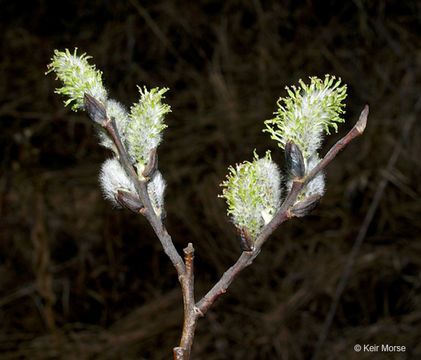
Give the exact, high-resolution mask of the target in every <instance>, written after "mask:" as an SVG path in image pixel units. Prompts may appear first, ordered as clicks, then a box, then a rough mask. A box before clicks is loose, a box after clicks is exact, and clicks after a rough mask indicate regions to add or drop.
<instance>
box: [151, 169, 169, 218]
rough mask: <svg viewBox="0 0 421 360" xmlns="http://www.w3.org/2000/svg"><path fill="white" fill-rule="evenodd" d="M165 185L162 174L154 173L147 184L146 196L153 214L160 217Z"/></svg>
mask: <svg viewBox="0 0 421 360" xmlns="http://www.w3.org/2000/svg"><path fill="white" fill-rule="evenodd" d="M165 187H166V183H165V180H164V178H163V177H162V174H161V173H160V172H159V171H156V172H155V174H154V176H153V177H152V179H151V181H150V182H149V183H148V194H149V197H150V199H151V203H152V206H153V208H154V210H155V213H156V214H157V215H158V216H160V215H161V214H162V210H163V208H164V192H165Z"/></svg>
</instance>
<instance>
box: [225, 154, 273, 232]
mask: <svg viewBox="0 0 421 360" xmlns="http://www.w3.org/2000/svg"><path fill="white" fill-rule="evenodd" d="M229 172H230V173H229V175H227V179H226V180H225V181H224V182H223V183H222V184H221V186H222V187H223V188H224V189H223V192H222V195H220V197H222V198H225V200H226V202H227V204H228V215H230V216H231V219H232V222H233V223H234V225H235V226H236V227H237V228H240V227H246V228H247V229H248V230H249V231H250V234H251V236H252V237H253V238H256V237H257V236H258V235H259V233H260V231H261V229H262V227H263V226H264V225H266V224H268V223H269V222H270V220H272V218H273V216H274V215H275V213H276V211H277V210H278V209H279V206H280V201H281V177H280V173H279V169H278V166H277V165H276V164H275V163H274V162H273V161H272V159H271V156H270V151H268V152H267V153H266V156H265V157H263V158H261V159H259V157H258V155H257V154H256V153H255V154H254V160H253V162H249V161H245V162H243V163H241V164H237V165H236V167H235V168H234V167H230V168H229Z"/></svg>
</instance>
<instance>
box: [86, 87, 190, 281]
mask: <svg viewBox="0 0 421 360" xmlns="http://www.w3.org/2000/svg"><path fill="white" fill-rule="evenodd" d="M84 103H85V108H86V110H87V112H88V114H89V116H90V117H91V119H92V120H94V121H95V122H96V123H98V124H100V125H101V126H102V127H104V129H105V130H106V131H107V133H108V134H109V135H110V137H111V139H112V140H113V142H114V144H115V146H116V148H117V152H118V156H119V160H120V163H121V165H122V166H123V168H124V170H125V172H126V174H127V176H129V178H130V180H131V181H132V182H133V184H134V186H135V189H136V192H137V194H138V195H139V198H140V200H141V202H142V204H143V206H144V208H143V209H142V210H141V211H140V212H141V213H142V214H143V215H144V216H145V218H146V219H147V220H148V221H149V223H150V224H151V226H152V228H153V230H154V232H155V234H156V235H157V237H158V239H159V241H160V242H161V244H162V247H163V248H164V252H165V254H167V256H168V257H169V258H170V260H171V262H172V263H173V265H174V267H175V268H176V270H177V274H178V276H179V277H180V276H181V275H183V274H184V272H185V266H184V262H183V259H182V258H181V256H180V255H179V253H178V252H177V249H176V248H175V246H174V243H173V241H172V239H171V236H170V235H169V234H168V231H167V230H166V229H165V227H164V225H163V223H162V221H161V219H160V218H159V217H158V216H157V215H156V214H155V211H154V210H153V207H152V204H151V200H150V198H149V194H148V188H147V181H148V179H145V180H144V181H141V180H139V177H138V174H137V173H136V171H135V169H134V167H133V165H132V163H131V161H130V159H129V156H128V154H127V151H126V149H125V147H124V145H123V143H122V141H121V137H120V134H119V133H118V130H117V126H116V123H115V121H114V119H113V118H108V116H107V114H106V111H105V107H104V105H103V104H102V103H101V102H99V101H98V100H96V99H95V98H94V97H92V96H90V95H89V94H85V96H84ZM152 151H154V150H152Z"/></svg>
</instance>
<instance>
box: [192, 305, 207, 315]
mask: <svg viewBox="0 0 421 360" xmlns="http://www.w3.org/2000/svg"><path fill="white" fill-rule="evenodd" d="M193 312H194V313H195V314H196V315H197V316H200V317H204V316H205V314H204V313H203V312H202V310H200V309H199V308H198V307H197V306H194V307H193Z"/></svg>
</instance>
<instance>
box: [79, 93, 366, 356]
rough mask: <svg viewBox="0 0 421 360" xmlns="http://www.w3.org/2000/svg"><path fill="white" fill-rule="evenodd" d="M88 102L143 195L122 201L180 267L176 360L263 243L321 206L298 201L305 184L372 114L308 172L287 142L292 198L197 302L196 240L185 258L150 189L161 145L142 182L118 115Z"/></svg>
mask: <svg viewBox="0 0 421 360" xmlns="http://www.w3.org/2000/svg"><path fill="white" fill-rule="evenodd" d="M84 104H85V108H86V110H87V112H88V115H89V116H90V117H91V119H92V120H93V121H95V122H96V123H98V124H99V125H101V126H102V127H104V129H105V130H106V131H107V132H108V134H109V135H110V137H111V139H112V140H113V142H114V144H115V146H116V149H117V152H118V157H119V161H120V163H121V165H122V166H123V168H124V170H125V172H126V173H127V175H128V176H129V178H130V179H131V181H132V182H133V183H134V185H135V189H136V192H137V195H138V196H139V198H138V199H133V198H132V197H127V196H126V194H124V192H123V193H119V194H118V196H119V199H118V201H119V202H121V201H122V202H123V203H124V205H125V207H127V208H129V209H130V210H132V211H134V212H136V213H140V214H142V215H143V216H145V217H146V219H147V220H148V221H149V223H150V224H151V226H152V228H153V229H154V231H155V234H156V235H157V237H158V239H159V241H160V242H161V244H162V247H163V249H164V252H165V253H166V254H167V256H168V257H169V258H170V260H171V262H172V264H173V265H174V267H175V269H176V271H177V274H178V278H179V282H180V284H181V288H182V292H183V304H184V323H183V331H182V336H181V340H180V344H179V346H177V347H175V348H174V349H173V355H174V360H189V359H190V354H191V348H192V345H193V339H194V332H195V329H196V324H197V320H198V319H199V318H200V317H204V315H205V314H206V312H207V311H208V309H209V308H210V307H211V306H212V304H213V303H214V302H215V301H216V300H217V299H218V298H219V296H221V295H222V294H224V293H225V292H226V291H227V289H228V287H229V286H230V285H231V283H232V282H233V281H234V279H235V278H236V277H237V275H238V274H239V273H240V272H241V271H243V270H244V269H245V268H246V267H248V266H249V265H251V264H252V263H253V261H254V259H255V258H256V257H257V256H258V255H259V253H260V251H261V248H262V246H263V245H264V243H265V242H266V241H267V239H268V238H269V236H270V235H271V234H272V233H273V232H274V231H275V229H276V228H277V227H278V226H279V225H280V224H282V223H283V222H284V221H286V220H288V219H290V218H292V217H301V216H304V215H306V214H308V213H309V212H310V211H311V210H313V209H314V208H315V207H316V206H317V204H318V202H319V201H320V199H321V196H317V195H316V196H310V197H308V198H306V199H303V200H302V201H300V202H298V203H296V200H297V198H298V196H299V195H300V193H301V192H302V190H303V189H304V187H305V186H306V185H307V184H308V183H309V182H310V181H311V180H313V179H314V178H315V177H316V175H317V174H318V173H319V172H320V171H322V170H323V169H324V168H325V167H326V166H327V165H328V164H329V163H330V162H331V161H332V160H333V159H334V158H335V156H336V155H337V154H338V153H339V152H340V151H341V150H343V149H344V147H345V146H346V145H347V144H348V143H349V142H351V141H352V140H353V139H354V138H356V137H358V136H359V135H361V134H362V133H363V132H364V129H365V127H366V124H367V117H368V112H369V107H368V105H366V106H365V107H364V109H363V110H362V112H361V115H360V117H359V120H358V121H357V123H356V124H355V125H354V127H353V128H352V129H351V130H350V131H349V133H348V134H347V135H345V136H344V137H343V138H342V139H340V140H339V141H338V142H337V143H336V144H335V145H333V147H332V148H331V149H330V150H329V151H328V152H327V154H326V155H325V156H324V158H323V159H322V160H321V161H320V162H319V163H318V164H317V165H316V166H315V167H314V168H313V169H312V170H311V171H310V172H309V173H308V174H306V175H305V174H304V167H303V160H302V155H301V154H300V152H299V149H298V148H297V147H296V146H295V144H294V143H288V144H287V146H286V149H285V150H286V155H287V156H288V157H289V160H288V159H287V163H288V161H289V168H290V171H291V173H292V174H293V175H294V176H295V179H294V181H293V184H292V187H291V189H290V191H289V194H288V196H287V197H286V198H285V200H284V202H283V203H282V205H281V207H280V209H279V210H278V212H277V213H276V214H275V216H274V217H273V219H272V220H271V221H270V222H269V223H268V224H267V225H266V226H265V227H264V228H263V229H262V231H261V233H260V235H259V236H258V237H257V238H256V239H255V241H254V245H253V247H251V246H249V244H248V242H247V234H246V235H245V242H244V244H243V245H244V247H243V245H242V248H243V250H244V251H243V252H242V253H241V255H240V256H239V258H238V259H237V261H236V262H235V263H234V265H232V266H231V267H230V268H229V269H228V270H227V271H226V272H225V273H224V274H223V275H222V276H221V278H220V279H219V280H218V282H217V283H216V284H215V285H214V286H213V287H212V288H211V289H210V290H209V291H208V292H207V294H206V295H204V296H203V297H202V299H201V300H199V301H198V302H196V301H195V297H194V247H193V244H192V243H189V244H188V245H187V247H186V248H185V249H184V250H183V252H184V260H183V258H182V257H181V256H180V254H179V253H178V251H177V249H176V248H175V246H174V243H173V241H172V239H171V236H170V235H169V234H168V232H167V230H166V228H165V226H164V224H163V223H162V219H161V218H160V217H158V216H157V215H156V214H155V211H154V210H153V207H152V204H151V200H150V198H149V194H148V191H147V182H148V181H149V179H150V177H151V176H152V175H153V174H154V172H155V171H156V170H157V167H158V156H157V149H156V148H155V149H153V150H152V151H151V153H150V155H149V160H148V163H147V165H146V167H145V169H144V170H143V172H142V174H141V175H142V177H143V179H144V180H139V177H138V174H137V173H136V170H135V169H134V167H133V165H132V163H131V162H130V160H129V156H128V154H127V152H126V149H125V147H124V145H123V143H122V141H121V138H120V135H119V133H118V130H117V126H116V124H115V121H114V119H113V118H111V119H110V118H108V117H107V114H106V110H105V107H104V105H103V104H102V103H100V102H99V101H98V100H96V99H95V98H94V97H92V96H90V95H88V94H85V95H84ZM297 149H298V151H297ZM140 205H142V206H140Z"/></svg>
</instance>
